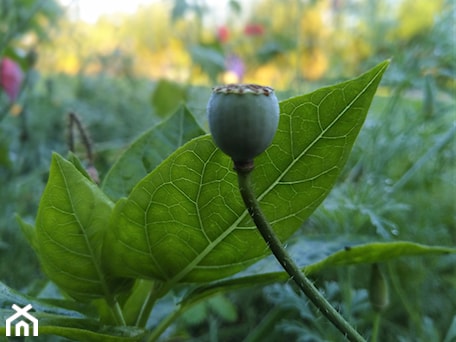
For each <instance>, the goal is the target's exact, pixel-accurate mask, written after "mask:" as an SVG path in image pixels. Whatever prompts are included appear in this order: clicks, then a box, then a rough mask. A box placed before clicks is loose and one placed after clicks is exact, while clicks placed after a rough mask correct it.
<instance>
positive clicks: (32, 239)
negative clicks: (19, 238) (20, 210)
mask: <svg viewBox="0 0 456 342" xmlns="http://www.w3.org/2000/svg"><path fill="white" fill-rule="evenodd" d="M16 221H17V223H18V224H19V227H20V228H21V231H22V233H23V234H24V236H25V238H26V239H27V241H28V243H29V244H30V246H32V248H33V249H34V250H35V251H36V250H37V249H38V246H37V244H36V234H35V227H34V226H33V225H31V224H30V223H27V222H25V221H24V220H23V219H22V217H20V216H19V215H16Z"/></svg>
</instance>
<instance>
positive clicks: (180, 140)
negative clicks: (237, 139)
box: [102, 106, 204, 200]
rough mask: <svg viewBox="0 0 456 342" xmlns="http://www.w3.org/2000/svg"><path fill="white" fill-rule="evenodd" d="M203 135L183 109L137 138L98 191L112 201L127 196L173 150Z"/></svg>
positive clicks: (184, 108)
mask: <svg viewBox="0 0 456 342" xmlns="http://www.w3.org/2000/svg"><path fill="white" fill-rule="evenodd" d="M202 134H204V131H203V130H202V128H201V127H200V126H199V125H198V124H197V123H196V121H195V119H194V117H193V116H192V114H191V113H190V112H189V110H188V109H187V107H185V106H181V107H180V108H179V109H178V110H177V111H176V112H175V113H174V114H173V115H172V116H171V117H169V118H168V119H166V120H165V121H163V122H162V123H160V124H158V125H157V126H155V127H152V128H151V129H150V130H148V131H147V132H145V133H144V134H143V135H141V136H140V137H139V138H138V139H137V140H136V141H135V142H133V144H132V145H131V146H130V147H129V148H128V149H127V150H126V151H125V152H124V153H123V154H122V156H121V157H120V158H119V160H118V161H117V162H116V163H115V164H114V165H113V166H112V168H111V169H110V171H109V173H108V174H107V175H106V178H105V179H104V182H103V186H102V189H103V191H104V192H105V193H106V194H107V195H108V196H109V197H110V198H111V199H113V200H117V199H119V198H120V197H123V196H127V195H128V194H129V193H130V191H131V189H133V187H134V186H135V185H136V183H138V182H139V180H140V179H141V178H143V177H144V176H145V175H147V174H148V173H149V172H150V171H152V170H153V169H154V168H155V167H156V166H157V165H158V164H160V162H162V161H163V160H164V159H165V158H166V157H168V156H169V155H170V154H171V153H172V152H173V151H174V150H175V149H177V148H178V147H180V146H182V144H184V143H186V142H187V141H189V140H190V139H192V138H194V137H197V136H199V135H202Z"/></svg>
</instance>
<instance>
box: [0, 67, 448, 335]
mask: <svg viewBox="0 0 456 342" xmlns="http://www.w3.org/2000/svg"><path fill="white" fill-rule="evenodd" d="M388 65H389V61H385V62H382V63H380V64H378V65H377V66H376V67H374V68H372V69H371V70H369V71H368V72H366V73H365V74H363V75H361V76H359V77H357V78H355V79H352V80H349V81H346V82H343V83H340V84H336V85H333V86H329V87H325V88H321V89H318V90H316V91H314V92H312V93H310V94H305V95H301V96H296V97H292V98H289V99H286V100H282V101H280V104H279V103H278V101H277V98H276V96H275V94H274V91H273V90H272V89H271V88H269V87H261V86H256V85H230V86H222V87H215V88H214V91H213V94H212V97H211V99H210V100H209V104H208V115H209V124H210V127H211V130H212V131H213V136H212V135H211V134H206V133H205V130H204V129H203V128H202V127H200V126H199V124H198V123H197V122H196V121H195V119H194V117H193V116H192V113H191V112H190V111H189V109H188V108H186V107H185V106H183V107H181V108H179V109H178V111H177V112H176V113H175V114H174V115H172V116H170V117H169V118H168V119H166V120H165V121H163V122H162V123H160V124H158V125H156V126H154V127H152V128H151V129H150V130H149V131H147V132H146V133H144V134H143V135H142V136H140V137H139V138H138V139H137V140H136V141H135V142H134V143H133V144H131V146H130V147H129V148H128V149H127V150H125V151H124V152H123V154H122V155H121V157H120V158H119V159H118V161H117V162H116V163H115V164H114V165H113V166H112V168H111V169H110V170H109V172H108V173H107V175H106V176H105V177H104V179H103V180H102V182H101V185H98V184H96V182H95V181H94V179H93V177H92V176H91V175H90V174H89V173H88V172H87V170H86V168H85V167H84V166H83V165H82V163H81V162H80V161H79V159H78V158H77V157H76V156H75V155H74V154H72V153H70V154H69V155H68V156H67V157H66V158H64V157H62V156H61V155H59V154H57V153H54V155H53V157H52V162H51V166H50V171H49V178H48V181H47V185H46V188H45V190H44V193H43V194H42V197H41V201H40V204H39V209H38V214H37V216H36V221H35V224H34V225H31V224H28V223H26V222H25V221H24V220H22V219H20V218H18V220H19V222H20V225H21V228H22V230H23V232H24V234H25V235H26V237H27V239H28V241H29V243H30V244H31V246H32V247H33V249H34V251H35V252H36V254H37V256H38V258H39V261H40V264H41V267H42V269H43V270H44V272H45V273H46V275H47V276H48V277H49V278H50V279H51V280H52V281H53V282H54V283H55V284H56V285H57V286H58V287H59V288H60V289H61V291H62V292H63V293H64V294H66V296H67V298H66V299H64V300H59V301H57V302H56V301H55V300H54V301H52V300H51V301H47V300H45V299H38V298H31V297H28V296H25V295H21V294H20V293H18V292H16V291H14V290H12V289H10V288H8V287H6V286H5V285H2V291H1V296H2V297H1V301H2V303H3V309H2V310H1V313H2V315H1V317H8V316H9V315H11V313H12V310H11V309H9V308H8V304H12V303H16V304H19V305H20V304H23V305H25V304H26V303H31V304H33V307H34V310H35V311H34V315H35V316H36V317H37V318H38V319H39V322H40V334H52V335H60V336H64V337H67V338H70V339H75V340H81V341H89V340H92V341H108V340H110V341H136V340H147V341H154V340H157V339H158V338H160V336H161V335H162V334H163V333H164V332H165V331H166V329H167V328H168V327H169V326H170V325H172V323H173V322H174V321H175V320H176V318H177V317H179V316H180V315H182V314H183V313H184V312H185V311H186V310H189V309H191V308H192V307H193V306H195V305H198V304H199V303H200V302H202V301H204V300H207V299H209V298H212V297H214V296H216V295H218V294H221V293H226V292H229V291H233V290H237V289H240V288H243V287H249V286H253V285H255V286H256V285H258V284H262V285H267V284H272V283H277V282H284V281H287V279H290V276H291V277H292V279H293V280H294V281H295V282H296V283H297V284H298V287H299V288H301V289H302V290H303V291H304V293H305V294H306V295H307V296H309V298H310V300H311V301H312V302H313V303H315V304H316V305H317V306H318V308H319V309H320V310H321V313H322V314H323V315H324V316H326V317H327V318H328V319H330V320H331V322H333V324H335V326H336V327H337V328H338V329H339V330H340V331H341V332H342V334H343V335H345V336H346V337H347V338H348V339H349V340H351V341H362V340H364V339H368V338H371V339H372V340H374V339H375V338H376V335H375V334H376V333H375V330H374V333H373V335H372V336H364V337H363V332H362V331H361V332H357V331H356V329H355V328H354V327H352V326H351V325H350V324H349V323H348V322H347V321H346V320H345V319H344V318H343V317H342V316H341V314H340V313H339V312H338V311H337V309H335V308H333V307H332V306H331V305H330V304H329V302H328V301H327V300H326V299H325V298H324V296H323V295H322V294H321V292H320V291H319V290H318V289H317V288H316V287H315V286H314V285H313V283H312V281H311V280H309V279H308V278H307V277H312V275H313V274H315V273H317V272H320V271H322V270H324V269H327V268H333V267H345V266H347V265H353V264H373V265H374V266H373V273H372V278H371V282H372V284H371V286H370V292H371V293H370V297H371V300H372V303H373V310H374V311H376V312H377V314H378V315H381V312H382V310H383V309H384V308H385V307H386V306H387V302H388V291H387V287H386V284H385V283H384V282H385V280H384V278H383V276H382V273H381V271H380V269H379V267H378V265H377V264H378V263H382V262H385V261H387V260H391V259H395V258H401V257H404V256H412V255H426V254H448V253H454V252H455V250H454V249H451V248H446V247H438V246H436V247H433V246H426V245H422V244H417V243H413V242H409V241H395V242H385V243H367V244H360V245H352V246H349V247H346V248H344V249H342V250H339V251H336V252H334V253H333V254H331V255H329V256H327V257H326V258H323V259H321V260H319V261H317V262H314V263H312V264H307V265H300V264H298V265H296V264H295V262H294V261H293V258H292V257H290V256H289V255H288V253H287V251H286V248H284V246H283V245H282V243H285V242H286V240H287V239H288V238H289V237H290V236H291V235H292V234H293V233H294V232H295V231H296V230H297V229H298V228H299V227H300V226H301V225H302V224H303V222H304V221H305V220H306V219H307V218H308V217H309V215H311V214H312V212H313V211H314V210H315V209H316V208H317V207H318V206H319V204H320V203H321V202H322V201H323V200H324V199H325V197H326V196H327V195H328V194H329V192H330V191H331V188H332V187H333V186H334V184H335V182H336V180H337V177H338V175H339V173H340V171H341V169H342V168H343V166H344V164H345V162H346V160H347V158H348V156H349V153H350V151H351V148H352V146H353V143H354V141H355V139H356V137H357V135H358V132H359V131H360V129H361V127H362V125H363V122H364V120H365V118H366V115H367V113H368V109H369V106H370V104H371V101H372V99H373V96H374V94H375V92H376V90H377V87H378V85H379V83H380V80H381V78H382V75H383V73H384V72H385V70H386V69H387V66H388ZM279 113H280V114H279ZM279 117H280V120H279ZM73 120H76V121H77V120H78V119H77V118H75V117H74V116H73ZM77 127H78V128H79V129H80V130H81V132H82V134H81V137H82V138H84V134H85V133H84V132H83V131H84V128H83V127H82V126H79V125H77ZM276 129H277V132H276ZM265 132H266V133H265ZM262 134H263V135H262ZM242 139H244V140H242ZM83 140H84V141H85V139H83ZM214 140H215V143H214ZM85 144H86V145H87V147H88V145H89V142H88V141H87V142H85ZM217 145H219V146H220V148H221V149H220V148H219V147H217ZM176 147H177V148H176ZM263 150H264V152H263ZM223 151H225V152H226V153H227V154H228V155H229V156H228V155H227V154H225V153H224V152H223ZM230 156H231V157H232V158H230ZM233 161H234V163H233ZM236 173H237V174H238V177H237V176H236ZM243 199H244V202H245V203H243ZM249 213H250V215H249ZM252 218H253V220H252ZM257 227H258V229H259V230H258V229H257ZM262 236H263V237H264V239H265V240H266V243H265V241H264V240H263V239H262ZM270 250H272V252H273V253H274V255H276V256H277V257H278V260H279V262H280V264H281V265H282V266H283V267H284V269H285V272H283V271H282V272H257V271H255V270H254V269H253V270H252V271H250V272H249V269H250V268H249V266H251V265H252V264H254V263H257V262H258V261H260V260H262V259H264V258H265V257H266V256H267V255H268V254H269V253H270ZM306 252H312V251H303V253H306ZM246 269H247V271H246ZM241 271H244V272H242V273H240V272H241ZM169 297H173V298H175V300H176V303H175V305H174V307H173V308H172V310H171V312H168V313H167V315H166V316H164V317H161V315H158V316H157V318H155V317H154V313H155V310H154V309H155V308H156V307H157V305H159V303H160V301H161V300H163V299H164V298H169ZM148 322H149V323H148ZM377 322H379V320H377ZM377 328H378V327H377ZM4 331H5V328H1V327H0V332H3V333H4ZM343 335H340V336H341V338H342V336H343Z"/></svg>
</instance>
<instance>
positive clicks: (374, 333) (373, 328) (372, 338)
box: [371, 312, 382, 342]
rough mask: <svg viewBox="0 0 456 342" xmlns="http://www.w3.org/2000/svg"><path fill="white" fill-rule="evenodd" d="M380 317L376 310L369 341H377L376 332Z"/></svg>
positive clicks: (377, 331) (378, 327)
mask: <svg viewBox="0 0 456 342" xmlns="http://www.w3.org/2000/svg"><path fill="white" fill-rule="evenodd" d="M381 318H382V314H381V313H380V312H376V313H375V316H374V323H373V326H372V337H371V342H377V341H378V333H379V330H380V320H381Z"/></svg>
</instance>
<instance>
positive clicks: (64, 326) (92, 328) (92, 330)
mask: <svg viewBox="0 0 456 342" xmlns="http://www.w3.org/2000/svg"><path fill="white" fill-rule="evenodd" d="M14 313H15V311H14V310H5V309H0V321H2V322H5V321H6V319H7V318H8V317H10V316H11V315H13V314H14ZM31 314H32V315H33V316H34V317H35V318H36V319H38V323H39V327H38V336H43V335H58V336H63V337H66V338H69V339H72V340H75V341H87V342H91V341H93V342H99V341H103V342H106V341H109V342H129V341H139V340H141V339H142V338H143V337H144V335H145V332H144V330H142V329H138V328H135V327H124V326H106V325H100V324H99V323H98V321H97V320H96V319H89V318H72V317H66V316H63V315H55V314H49V313H43V312H33V313H31ZM5 333H6V327H5V326H4V325H3V326H0V336H2V335H4V334H5ZM12 333H13V334H14V327H12Z"/></svg>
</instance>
